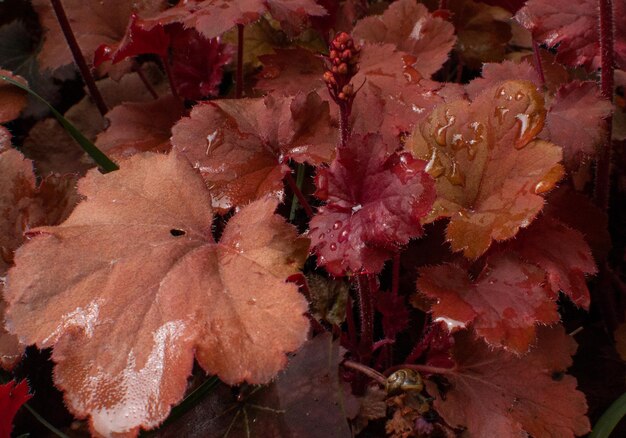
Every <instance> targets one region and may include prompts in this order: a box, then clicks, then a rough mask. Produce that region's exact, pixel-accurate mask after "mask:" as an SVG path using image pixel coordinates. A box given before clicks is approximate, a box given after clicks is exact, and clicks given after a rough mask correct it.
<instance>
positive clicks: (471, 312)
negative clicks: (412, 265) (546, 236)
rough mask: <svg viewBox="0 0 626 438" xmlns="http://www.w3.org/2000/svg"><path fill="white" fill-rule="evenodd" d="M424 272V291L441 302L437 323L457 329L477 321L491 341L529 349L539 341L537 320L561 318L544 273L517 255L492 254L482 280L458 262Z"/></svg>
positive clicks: (546, 321)
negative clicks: (536, 336) (536, 337)
mask: <svg viewBox="0 0 626 438" xmlns="http://www.w3.org/2000/svg"><path fill="white" fill-rule="evenodd" d="M419 274H420V278H419V280H418V282H417V288H418V290H419V291H420V292H421V293H422V294H424V295H426V296H427V297H428V298H431V299H433V300H434V301H435V303H434V304H433V305H432V309H431V311H432V314H433V317H434V319H435V321H442V322H445V323H446V324H447V326H448V330H449V331H451V332H452V331H454V330H458V329H462V328H466V327H467V326H468V325H469V324H470V323H471V324H472V325H473V327H474V330H476V333H477V334H478V335H480V336H481V337H483V338H485V340H486V341H487V343H489V344H490V345H494V346H498V347H505V348H507V349H510V350H512V351H514V352H516V353H524V352H526V351H528V349H529V347H530V346H531V345H532V344H533V343H534V341H535V333H536V328H535V325H536V324H550V323H553V322H557V321H558V320H559V314H558V312H557V308H556V303H555V302H554V296H555V295H556V294H555V293H554V294H553V293H551V292H550V290H549V289H547V288H546V287H545V286H544V285H543V283H544V279H545V274H544V272H543V271H542V270H541V269H538V268H536V267H534V266H532V265H529V264H525V263H522V262H521V261H519V260H517V259H516V258H515V257H514V256H507V255H502V256H496V257H491V258H489V259H488V261H487V266H486V267H485V268H484V269H483V271H482V272H481V273H480V275H479V276H478V278H477V279H476V280H471V279H470V278H469V275H468V272H467V271H466V270H465V269H463V268H461V267H460V266H458V265H454V264H445V265H440V266H433V267H425V268H421V269H420V270H419Z"/></svg>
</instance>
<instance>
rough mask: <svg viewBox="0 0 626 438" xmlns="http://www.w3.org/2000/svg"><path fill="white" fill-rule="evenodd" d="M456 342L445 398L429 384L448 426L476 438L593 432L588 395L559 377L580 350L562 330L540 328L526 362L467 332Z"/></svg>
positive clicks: (552, 437) (563, 437) (568, 436)
mask: <svg viewBox="0 0 626 438" xmlns="http://www.w3.org/2000/svg"><path fill="white" fill-rule="evenodd" d="M455 340H456V342H455V346H454V349H453V353H454V358H455V360H456V367H455V368H454V369H452V370H450V372H448V373H446V374H445V375H444V376H445V378H446V379H447V380H448V382H449V383H450V385H451V387H450V389H449V390H448V391H447V392H446V393H445V397H444V396H442V395H440V394H439V393H438V391H437V388H436V386H435V384H434V383H430V382H429V383H427V387H428V391H429V393H430V394H431V395H432V396H434V397H435V401H434V408H435V409H436V410H437V412H438V413H439V415H441V416H442V417H443V419H444V420H445V421H446V422H447V423H448V424H450V425H451V426H453V427H465V428H467V429H466V434H467V436H468V437H477V438H478V437H512V436H524V435H525V434H524V432H527V433H528V434H530V435H531V436H535V437H546V438H573V437H574V436H579V435H584V434H585V433H587V432H589V430H590V427H589V420H588V419H587V417H586V416H585V413H586V412H587V403H586V402H585V396H584V395H583V394H582V393H581V392H579V391H577V390H576V379H575V378H573V377H571V376H568V375H565V376H563V375H562V374H560V373H562V372H563V371H565V370H566V369H567V368H568V367H569V366H570V365H571V364H572V360H571V355H572V354H574V352H575V351H576V342H575V341H574V340H573V339H572V338H571V337H570V336H568V335H567V334H565V331H564V330H563V328H562V327H560V326H557V327H552V328H549V327H540V328H539V330H538V342H537V345H536V346H535V347H533V349H532V350H531V351H530V353H528V354H526V355H524V356H521V357H520V356H516V355H514V354H512V353H509V352H507V351H504V350H494V349H492V348H490V347H489V345H487V344H485V343H484V342H482V341H480V340H476V339H473V337H472V334H471V333H470V332H467V331H463V332H460V333H458V334H457V335H456V336H455ZM555 373H558V374H555ZM554 376H559V377H558V378H556V377H554Z"/></svg>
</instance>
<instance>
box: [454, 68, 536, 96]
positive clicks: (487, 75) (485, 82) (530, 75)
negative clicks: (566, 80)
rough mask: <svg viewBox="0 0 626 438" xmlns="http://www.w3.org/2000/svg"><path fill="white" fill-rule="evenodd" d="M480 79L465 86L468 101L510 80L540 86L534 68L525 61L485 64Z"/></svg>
mask: <svg viewBox="0 0 626 438" xmlns="http://www.w3.org/2000/svg"><path fill="white" fill-rule="evenodd" d="M481 76H482V77H480V78H476V79H474V80H472V81H470V83H469V84H467V85H466V86H465V89H466V90H467V94H468V95H469V97H470V99H472V100H473V99H476V97H478V95H479V94H480V93H482V92H483V90H485V89H487V88H491V87H494V86H496V85H498V84H501V83H502V82H506V81H509V80H511V79H514V80H521V81H529V82H532V83H533V84H535V85H536V86H537V87H540V86H541V79H540V78H539V74H538V73H537V70H536V69H535V67H534V66H532V65H531V64H530V63H528V62H526V61H521V62H513V61H504V62H501V63H493V62H490V63H486V64H485V65H483V71H482V75H481Z"/></svg>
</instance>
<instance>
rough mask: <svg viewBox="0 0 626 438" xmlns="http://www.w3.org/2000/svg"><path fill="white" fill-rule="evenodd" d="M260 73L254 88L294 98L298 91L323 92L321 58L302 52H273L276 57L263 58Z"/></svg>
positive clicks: (289, 50)
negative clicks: (278, 92) (277, 92)
mask: <svg viewBox="0 0 626 438" xmlns="http://www.w3.org/2000/svg"><path fill="white" fill-rule="evenodd" d="M259 60H260V61H261V62H262V63H263V70H261V72H260V73H259V75H258V77H259V80H258V82H257V83H256V88H258V89H260V90H265V91H276V90H278V91H280V92H282V93H285V94H286V95H295V94H297V93H298V92H301V91H305V92H308V91H311V90H320V91H321V90H323V89H324V88H326V87H325V86H324V83H323V82H322V75H323V74H324V63H323V62H322V58H321V57H320V56H317V55H315V54H313V53H311V52H310V51H308V50H305V49H301V48H298V49H276V54H275V55H262V56H259Z"/></svg>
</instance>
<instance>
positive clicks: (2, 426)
mask: <svg viewBox="0 0 626 438" xmlns="http://www.w3.org/2000/svg"><path fill="white" fill-rule="evenodd" d="M31 397H32V395H31V394H29V393H28V382H26V380H22V381H21V382H19V383H16V382H15V380H11V381H10V382H9V383H6V384H4V385H0V412H2V416H0V437H2V438H9V437H10V436H11V430H12V429H13V418H14V417H15V414H16V413H17V411H18V409H19V408H20V407H21V406H22V405H23V404H24V403H26V402H27V401H28V400H29V399H30V398H31Z"/></svg>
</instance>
